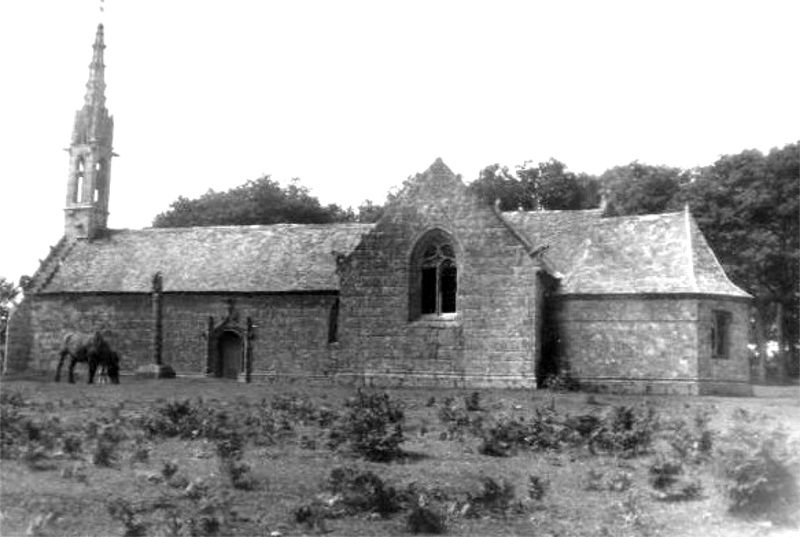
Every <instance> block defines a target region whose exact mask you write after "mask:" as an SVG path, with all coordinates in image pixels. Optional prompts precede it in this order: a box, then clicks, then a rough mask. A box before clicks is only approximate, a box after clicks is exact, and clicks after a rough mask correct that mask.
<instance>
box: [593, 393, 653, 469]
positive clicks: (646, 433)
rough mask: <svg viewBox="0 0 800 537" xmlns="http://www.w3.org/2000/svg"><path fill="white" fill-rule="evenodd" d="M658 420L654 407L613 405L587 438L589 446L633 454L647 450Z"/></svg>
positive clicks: (624, 454) (628, 455)
mask: <svg viewBox="0 0 800 537" xmlns="http://www.w3.org/2000/svg"><path fill="white" fill-rule="evenodd" d="M658 428H659V421H658V416H657V415H656V411H655V409H654V408H653V407H650V406H648V407H646V409H645V410H644V411H642V410H641V407H639V408H638V409H637V408H634V407H629V406H625V405H620V406H616V407H613V408H612V409H611V411H610V412H609V413H607V414H606V415H605V416H604V417H603V418H602V419H601V422H600V424H599V426H598V427H597V428H595V430H594V431H593V432H592V433H591V435H590V438H589V448H590V450H592V451H594V448H595V447H599V448H600V449H603V450H606V451H610V452H612V453H619V454H622V455H623V456H626V457H636V456H639V455H641V454H643V453H646V452H647V451H649V450H650V447H651V446H652V444H653V439H654V436H655V433H656V432H657V431H658Z"/></svg>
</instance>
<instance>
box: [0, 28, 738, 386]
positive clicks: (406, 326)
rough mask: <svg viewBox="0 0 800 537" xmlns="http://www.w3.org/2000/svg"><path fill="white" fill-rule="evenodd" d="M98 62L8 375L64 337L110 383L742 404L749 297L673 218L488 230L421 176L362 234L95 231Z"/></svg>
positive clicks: (258, 229)
mask: <svg viewBox="0 0 800 537" xmlns="http://www.w3.org/2000/svg"><path fill="white" fill-rule="evenodd" d="M104 49H105V44H104V35H103V26H102V25H99V26H98V28H97V34H96V38H95V42H94V46H93V57H92V62H91V65H90V69H89V81H88V84H87V89H86V96H85V100H84V103H83V107H82V108H81V109H80V110H78V111H77V113H76V115H75V122H74V126H73V130H72V138H71V142H70V146H69V173H68V176H67V188H66V200H65V209H64V236H63V238H62V239H61V241H60V242H59V243H58V244H57V245H56V246H55V247H52V248H51V250H50V252H49V254H48V255H47V257H46V258H45V260H44V261H43V262H42V263H41V265H40V267H39V269H38V270H37V272H36V273H35V274H34V276H33V277H32V279H31V280H30V283H29V284H28V285H27V288H26V289H25V298H24V300H23V302H22V303H21V304H20V306H19V307H18V308H17V310H16V311H15V313H14V315H13V316H12V318H11V320H10V325H9V334H8V349H7V351H8V352H7V364H6V367H7V369H8V370H10V371H42V372H47V374H50V372H52V371H53V370H54V366H55V363H56V362H57V360H58V349H59V347H60V345H61V342H62V339H63V337H64V335H65V334H66V333H67V332H70V331H93V330H101V331H102V332H103V333H104V334H106V336H107V338H108V339H109V341H110V343H111V344H112V346H113V347H114V348H115V349H117V350H118V351H119V352H120V354H121V356H122V371H123V375H124V374H125V373H133V372H134V371H136V370H137V369H139V368H142V367H143V366H148V365H149V364H158V365H162V364H163V365H165V366H168V367H170V368H172V369H173V370H174V371H175V372H176V373H177V374H178V375H179V376H186V377H189V376H198V377H204V376H207V377H218V378H220V379H221V380H220V381H223V380H222V379H231V380H239V381H246V382H250V381H270V382H289V381H292V380H296V379H302V380H306V381H310V382H331V383H339V382H341V383H351V384H360V385H379V386H441V387H513V388H529V389H534V388H536V387H538V386H541V385H542V384H543V382H544V381H545V380H546V379H547V378H549V377H550V376H552V375H554V374H557V373H559V372H561V373H568V374H569V376H570V377H571V378H572V379H574V380H575V381H576V382H577V383H578V384H579V385H580V386H582V387H584V388H586V389H593V390H603V391H617V392H627V393H642V394H645V393H652V394H661V393H664V394H686V395H695V394H715V393H720V394H739V395H746V394H749V393H751V386H750V384H749V362H748V350H747V342H748V324H749V320H748V316H749V308H750V301H751V297H750V296H749V295H748V294H747V293H745V292H744V291H742V290H741V289H739V288H738V287H736V286H735V285H734V284H732V283H731V282H730V281H729V280H728V278H727V277H726V275H725V273H724V271H723V269H722V267H721V265H720V264H719V262H718V261H717V258H716V257H715V255H714V253H713V252H712V251H711V249H710V248H709V246H708V244H707V243H706V240H705V239H704V237H703V235H702V233H701V232H700V230H699V228H698V226H697V224H696V223H695V221H694V219H693V218H692V215H691V214H690V213H689V212H688V210H687V211H683V212H677V213H670V214H657V215H647V216H625V217H615V218H605V217H603V216H602V214H601V211H599V210H583V211H534V212H500V211H499V210H498V209H497V208H495V207H493V206H491V205H486V204H484V203H483V202H481V201H480V200H478V199H477V198H476V197H475V196H473V195H472V194H471V192H470V191H469V190H468V189H467V187H466V186H465V184H464V183H463V182H462V180H461V178H460V177H459V176H457V175H455V174H454V173H453V172H452V171H451V170H450V169H449V168H448V167H447V166H446V165H445V164H444V163H443V162H442V161H441V160H440V159H439V160H436V161H435V162H434V163H433V164H432V165H431V166H430V167H429V168H428V169H427V170H426V171H424V172H423V173H421V174H418V175H417V176H416V177H415V178H414V179H412V180H411V181H410V182H408V184H407V185H406V187H405V189H404V190H403V191H402V192H401V193H400V195H399V196H398V197H397V199H396V200H395V201H394V202H393V203H391V204H390V205H389V206H388V207H387V209H386V211H385V214H384V215H383V216H382V218H381V219H380V220H379V221H378V222H376V223H374V224H329V225H297V224H279V225H270V226H232V227H189V228H169V229H150V228H148V229H136V230H133V229H109V228H108V226H107V220H108V214H109V201H110V185H111V160H112V158H113V157H114V156H115V155H114V151H113V144H112V142H113V133H114V121H113V118H112V117H111V116H110V115H109V113H108V110H107V109H106V105H105V81H104V70H105V65H104V63H103V51H104ZM123 382H124V377H123Z"/></svg>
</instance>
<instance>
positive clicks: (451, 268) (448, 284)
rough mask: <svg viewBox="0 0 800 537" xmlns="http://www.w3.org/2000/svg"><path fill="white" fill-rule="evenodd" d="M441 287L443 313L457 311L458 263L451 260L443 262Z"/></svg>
mask: <svg viewBox="0 0 800 537" xmlns="http://www.w3.org/2000/svg"><path fill="white" fill-rule="evenodd" d="M440 270H441V274H440V282H439V287H440V288H441V296H442V313H455V312H456V287H457V283H456V280H457V278H456V276H457V272H456V265H455V263H453V262H452V261H451V260H449V259H448V260H446V261H445V262H444V263H442V265H441V267H440Z"/></svg>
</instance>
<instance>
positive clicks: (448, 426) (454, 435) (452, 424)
mask: <svg viewBox="0 0 800 537" xmlns="http://www.w3.org/2000/svg"><path fill="white" fill-rule="evenodd" d="M473 393H474V394H475V396H476V397H475V398H472V396H468V397H465V398H464V403H465V405H464V406H461V405H459V404H457V403H456V399H455V398H454V397H446V398H445V399H444V400H442V404H441V406H440V407H439V411H438V415H439V421H440V422H441V423H442V424H443V425H444V426H445V433H444V435H443V436H444V438H443V439H448V438H449V439H451V440H453V439H458V440H463V439H464V438H465V437H466V435H467V434H474V435H480V434H481V433H482V428H483V416H482V415H480V414H475V413H474V412H475V411H474V410H473V411H470V410H469V405H470V404H474V405H478V406H480V397H479V394H478V392H473ZM473 408H474V407H473ZM476 410H477V409H476Z"/></svg>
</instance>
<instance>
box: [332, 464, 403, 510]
mask: <svg viewBox="0 0 800 537" xmlns="http://www.w3.org/2000/svg"><path fill="white" fill-rule="evenodd" d="M328 488H329V489H330V491H331V492H333V493H335V494H337V495H339V496H340V500H339V504H340V505H341V506H342V507H343V509H344V514H348V515H352V514H357V513H377V514H379V515H381V516H383V517H387V516H389V515H391V514H393V513H396V512H398V511H399V510H400V509H401V508H402V504H403V500H404V499H403V498H402V497H401V496H400V495H399V494H398V493H397V491H396V490H395V489H394V487H389V486H387V485H386V484H385V483H384V482H383V480H382V479H381V478H380V477H378V476H377V475H376V474H374V473H372V472H370V471H361V470H357V469H355V468H351V467H337V468H334V469H333V470H332V471H331V474H330V477H329V478H328Z"/></svg>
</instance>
